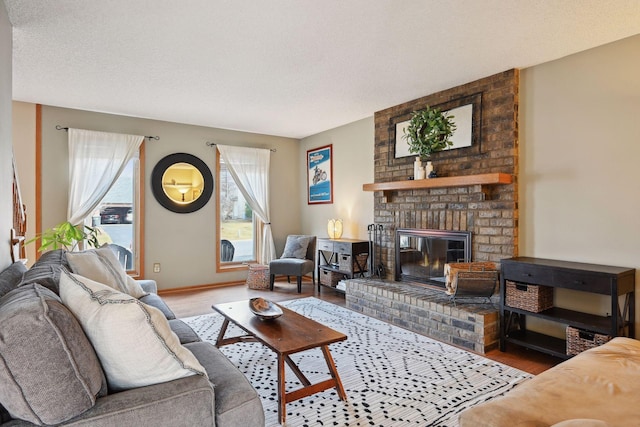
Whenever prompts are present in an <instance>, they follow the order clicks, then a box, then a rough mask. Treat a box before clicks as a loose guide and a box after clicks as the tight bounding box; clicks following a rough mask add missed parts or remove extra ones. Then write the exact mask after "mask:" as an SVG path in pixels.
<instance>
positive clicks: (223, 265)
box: [216, 151, 257, 270]
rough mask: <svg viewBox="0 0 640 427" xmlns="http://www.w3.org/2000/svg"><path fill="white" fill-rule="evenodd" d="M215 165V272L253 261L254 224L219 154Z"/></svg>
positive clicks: (243, 199)
mask: <svg viewBox="0 0 640 427" xmlns="http://www.w3.org/2000/svg"><path fill="white" fill-rule="evenodd" d="M216 158H217V161H218V168H217V169H218V185H217V186H216V190H217V191H216V192H217V202H218V203H217V211H218V215H217V217H218V233H217V235H218V248H219V250H218V262H217V265H218V270H224V269H228V268H232V267H238V265H239V264H242V263H248V262H255V260H256V235H257V233H256V228H257V227H256V221H255V219H254V215H253V211H252V210H251V207H249V204H248V203H247V201H246V200H245V198H244V196H243V195H242V193H241V192H240V190H239V189H238V186H237V185H236V183H235V181H234V179H233V177H232V176H231V174H230V173H229V171H228V169H227V167H226V165H225V164H224V160H223V159H222V157H221V156H220V153H218V152H217V151H216Z"/></svg>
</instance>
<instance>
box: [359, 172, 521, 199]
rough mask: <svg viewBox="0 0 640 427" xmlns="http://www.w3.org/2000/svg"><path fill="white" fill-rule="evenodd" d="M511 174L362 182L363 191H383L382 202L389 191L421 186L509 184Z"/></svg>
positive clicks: (412, 188)
mask: <svg viewBox="0 0 640 427" xmlns="http://www.w3.org/2000/svg"><path fill="white" fill-rule="evenodd" d="M512 182H513V176H512V175H509V174H506V173H483V174H479V175H463V176H447V177H443V178H429V179H416V180H406V181H391V182H374V183H372V184H363V185H362V190H363V191H383V192H384V202H385V203H386V202H387V201H389V200H391V193H392V192H393V191H397V190H417V189H421V188H444V187H464V186H468V185H478V184H480V185H497V184H511V183H512Z"/></svg>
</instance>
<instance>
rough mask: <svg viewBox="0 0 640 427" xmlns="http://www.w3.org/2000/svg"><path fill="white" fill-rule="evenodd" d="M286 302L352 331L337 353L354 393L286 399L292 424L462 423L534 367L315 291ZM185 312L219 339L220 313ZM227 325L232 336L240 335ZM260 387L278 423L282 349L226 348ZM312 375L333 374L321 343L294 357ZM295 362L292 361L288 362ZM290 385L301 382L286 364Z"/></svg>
mask: <svg viewBox="0 0 640 427" xmlns="http://www.w3.org/2000/svg"><path fill="white" fill-rule="evenodd" d="M282 305H284V306H286V307H288V308H290V309H292V310H294V311H297V312H298V313H300V314H302V315H304V316H307V317H309V318H311V319H314V320H316V321H318V322H320V323H322V324H324V325H327V326H329V327H331V328H333V329H335V330H337V331H340V332H342V333H344V334H346V335H347V336H348V339H347V340H346V341H343V342H340V343H336V344H332V345H331V346H330V349H331V354H332V355H333V358H334V360H335V363H336V366H337V368H338V372H339V374H340V378H341V379H342V383H343V385H344V388H345V391H346V393H347V396H348V401H346V402H343V401H341V400H340V399H339V398H338V395H337V393H336V392H335V390H334V389H332V390H327V391H324V392H322V393H318V394H315V395H313V396H310V397H307V398H304V399H301V400H298V401H296V402H292V403H289V404H287V421H286V425H287V426H296V427H297V426H329V425H332V426H409V425H414V426H442V427H444V426H451V427H453V426H457V425H458V421H457V420H458V414H459V413H460V412H461V411H463V410H464V409H465V408H468V407H471V406H473V405H476V404H478V403H480V402H483V401H485V400H487V399H489V398H492V397H495V396H498V395H501V394H503V393H505V392H507V391H508V390H510V389H511V388H513V387H514V386H515V385H517V384H519V383H521V382H523V381H525V380H526V379H528V378H530V377H531V375H529V374H527V373H525V372H522V371H519V370H517V369H515V368H511V367H509V366H506V365H502V364H500V363H497V362H494V361H492V360H489V359H487V358H484V357H481V356H478V355H475V354H473V353H469V352H467V351H464V350H460V349H458V348H455V347H452V346H450V345H447V344H444V343H441V342H438V341H435V340H432V339H430V338H427V337H424V336H422V335H418V334H415V333H413V332H410V331H407V330H404V329H401V328H398V327H396V326H393V325H390V324H388V323H385V322H382V321H379V320H376V319H374V318H371V317H368V316H365V315H362V314H360V313H356V312H353V311H351V310H348V309H346V308H342V307H339V306H337V305H335V304H331V303H328V302H324V301H321V300H318V299H316V298H313V297H309V298H303V299H297V300H292V301H287V302H284V303H282ZM183 320H185V321H186V322H187V323H188V324H189V325H190V326H191V327H192V328H193V329H194V330H195V331H196V332H197V333H198V335H199V336H200V337H201V338H202V339H203V340H206V341H209V342H212V343H215V340H216V337H217V334H218V332H219V331H220V327H221V325H222V316H220V315H219V314H208V315H203V316H197V317H191V318H188V319H183ZM240 333H241V330H240V329H238V328H236V327H232V325H230V326H229V329H228V330H227V336H233V335H240ZM221 350H222V352H223V353H224V354H225V355H226V356H227V357H228V358H229V359H230V360H231V361H232V362H233V363H234V364H235V365H236V366H238V367H239V368H240V370H241V371H242V372H244V374H245V375H246V376H247V378H249V380H250V381H251V384H253V386H254V387H255V388H256V389H257V390H258V393H259V394H260V397H261V398H262V404H263V406H264V410H265V416H266V420H267V421H266V425H267V426H269V427H270V426H278V425H280V424H279V423H278V410H277V395H276V378H277V374H276V357H275V354H274V353H273V352H271V351H270V350H269V349H267V348H266V347H264V346H262V345H261V344H259V343H237V344H232V345H228V346H224V347H222V348H221ZM291 358H292V359H293V361H294V362H296V363H297V364H298V366H299V367H300V369H301V370H302V371H303V372H304V374H305V375H306V376H307V377H308V378H309V380H310V381H311V382H312V383H313V382H317V381H320V380H324V379H327V378H329V376H328V369H327V365H326V363H325V361H324V357H323V355H322V352H321V351H320V349H314V350H309V351H306V352H302V353H299V354H295V355H293V356H292V357H291ZM288 369H289V368H288V367H287V370H288ZM286 378H287V391H289V390H292V389H295V388H298V387H300V383H299V382H298V379H297V377H296V376H295V375H294V374H293V372H292V371H289V370H288V371H287V373H286Z"/></svg>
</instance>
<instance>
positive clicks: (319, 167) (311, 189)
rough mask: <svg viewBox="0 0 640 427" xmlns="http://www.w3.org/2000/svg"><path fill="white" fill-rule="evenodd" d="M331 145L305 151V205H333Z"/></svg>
mask: <svg viewBox="0 0 640 427" xmlns="http://www.w3.org/2000/svg"><path fill="white" fill-rule="evenodd" d="M332 163H333V145H332V144H329V145H325V146H324V147H319V148H314V149H313V150H307V204H310V205H315V204H321V203H333V164H332Z"/></svg>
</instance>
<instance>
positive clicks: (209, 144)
mask: <svg viewBox="0 0 640 427" xmlns="http://www.w3.org/2000/svg"><path fill="white" fill-rule="evenodd" d="M206 144H207V147H215V146H216V145H218V144H217V143H215V142H210V141H207V142H206ZM250 148H258V147H250ZM268 150H269V151H271V152H272V153H275V152H277V151H278V150H276V149H275V148H268Z"/></svg>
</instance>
